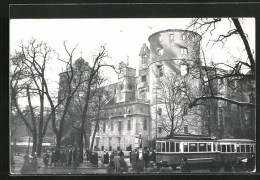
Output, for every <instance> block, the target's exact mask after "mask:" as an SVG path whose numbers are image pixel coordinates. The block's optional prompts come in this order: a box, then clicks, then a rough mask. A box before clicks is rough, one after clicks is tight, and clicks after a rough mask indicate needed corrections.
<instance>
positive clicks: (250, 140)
mask: <svg viewBox="0 0 260 180" xmlns="http://www.w3.org/2000/svg"><path fill="white" fill-rule="evenodd" d="M218 141H219V142H255V141H254V140H252V139H218Z"/></svg>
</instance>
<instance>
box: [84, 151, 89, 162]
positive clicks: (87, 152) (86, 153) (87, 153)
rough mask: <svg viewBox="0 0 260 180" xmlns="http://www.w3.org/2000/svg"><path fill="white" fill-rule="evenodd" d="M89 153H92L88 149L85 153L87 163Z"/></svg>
mask: <svg viewBox="0 0 260 180" xmlns="http://www.w3.org/2000/svg"><path fill="white" fill-rule="evenodd" d="M89 153H90V151H89V149H88V148H87V149H86V151H85V153H84V156H86V158H87V162H88V161H89Z"/></svg>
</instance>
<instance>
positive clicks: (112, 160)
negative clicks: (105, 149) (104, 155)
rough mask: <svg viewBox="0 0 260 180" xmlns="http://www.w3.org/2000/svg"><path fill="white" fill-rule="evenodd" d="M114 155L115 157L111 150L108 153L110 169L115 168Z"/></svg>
mask: <svg viewBox="0 0 260 180" xmlns="http://www.w3.org/2000/svg"><path fill="white" fill-rule="evenodd" d="M114 157H115V152H114V151H112V152H111V154H110V168H111V169H112V170H114V169H115V164H114Z"/></svg>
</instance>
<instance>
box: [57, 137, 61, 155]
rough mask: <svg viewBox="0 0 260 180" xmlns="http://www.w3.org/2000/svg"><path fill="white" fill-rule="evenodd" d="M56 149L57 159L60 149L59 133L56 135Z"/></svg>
mask: <svg viewBox="0 0 260 180" xmlns="http://www.w3.org/2000/svg"><path fill="white" fill-rule="evenodd" d="M56 142H57V144H56V151H58V153H57V159H59V157H60V149H61V135H60V133H59V134H58V135H57V136H56Z"/></svg>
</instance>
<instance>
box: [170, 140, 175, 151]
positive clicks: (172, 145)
mask: <svg viewBox="0 0 260 180" xmlns="http://www.w3.org/2000/svg"><path fill="white" fill-rule="evenodd" d="M170 152H175V143H174V142H171V143H170Z"/></svg>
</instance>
